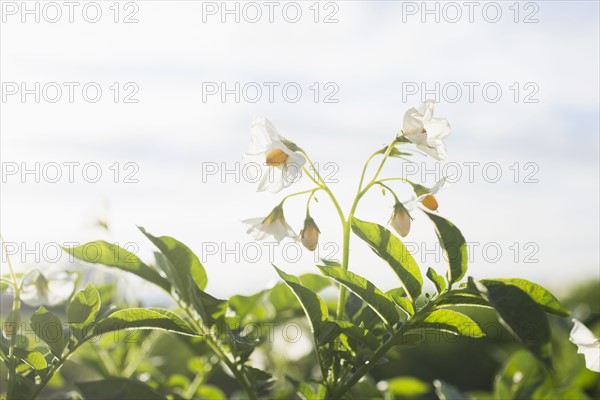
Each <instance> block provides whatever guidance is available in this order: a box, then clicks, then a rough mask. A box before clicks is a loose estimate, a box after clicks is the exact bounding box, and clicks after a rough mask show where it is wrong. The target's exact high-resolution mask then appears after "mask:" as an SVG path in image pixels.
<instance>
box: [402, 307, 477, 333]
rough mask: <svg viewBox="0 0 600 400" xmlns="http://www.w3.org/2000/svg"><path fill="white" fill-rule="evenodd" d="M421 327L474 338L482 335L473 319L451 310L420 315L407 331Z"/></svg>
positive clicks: (420, 328) (421, 328)
mask: <svg viewBox="0 0 600 400" xmlns="http://www.w3.org/2000/svg"><path fill="white" fill-rule="evenodd" d="M423 329H425V330H430V329H435V330H440V331H444V332H449V333H453V334H455V335H462V336H470V337H475V338H477V337H482V336H484V334H483V332H482V330H481V328H480V327H479V325H477V323H476V322H475V321H473V320H472V319H471V318H470V317H468V316H466V315H465V314H462V313H459V312H457V311H453V310H434V311H432V312H430V313H427V314H425V315H424V316H423V317H420V318H419V319H418V320H417V321H416V322H414V323H411V325H409V327H408V331H409V332H410V331H415V330H417V331H418V330H423Z"/></svg>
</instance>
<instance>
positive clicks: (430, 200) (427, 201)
mask: <svg viewBox="0 0 600 400" xmlns="http://www.w3.org/2000/svg"><path fill="white" fill-rule="evenodd" d="M421 203H422V204H423V206H425V207H427V208H428V209H430V210H431V211H436V210H437V209H438V207H439V205H438V202H437V200H436V199H435V197H434V196H433V195H432V194H428V195H427V196H425V198H424V199H423V200H422V201H421Z"/></svg>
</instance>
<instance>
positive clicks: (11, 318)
mask: <svg viewBox="0 0 600 400" xmlns="http://www.w3.org/2000/svg"><path fill="white" fill-rule="evenodd" d="M20 324H21V321H20V319H19V315H18V314H17V313H15V312H14V311H11V312H10V313H9V314H8V317H7V318H6V321H4V323H3V324H2V334H3V335H4V337H5V338H6V339H7V340H10V339H11V338H12V337H13V336H14V335H16V334H17V333H18V332H19V325H20Z"/></svg>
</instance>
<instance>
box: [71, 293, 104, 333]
mask: <svg viewBox="0 0 600 400" xmlns="http://www.w3.org/2000/svg"><path fill="white" fill-rule="evenodd" d="M98 311H100V294H99V293H98V291H97V290H96V289H95V288H94V287H93V286H92V284H91V283H88V285H87V287H86V288H85V289H84V290H80V291H79V292H77V293H76V294H75V296H73V298H72V299H71V302H70V303H69V306H68V308H67V323H68V324H69V325H70V326H71V327H73V328H75V329H78V330H81V329H84V328H85V327H87V326H89V325H90V324H92V323H93V322H94V321H95V320H96V316H97V315H98Z"/></svg>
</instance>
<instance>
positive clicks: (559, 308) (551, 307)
mask: <svg viewBox="0 0 600 400" xmlns="http://www.w3.org/2000/svg"><path fill="white" fill-rule="evenodd" d="M480 282H481V283H483V284H484V285H486V286H490V285H494V284H510V285H514V286H516V287H518V288H519V289H521V290H522V291H524V292H525V293H527V294H528V295H529V297H531V299H532V300H533V301H535V302H536V303H538V304H539V305H540V306H541V307H542V308H543V309H544V311H546V312H549V313H552V314H556V315H560V316H561V317H568V316H569V315H571V313H570V312H569V310H567V309H566V308H564V307H563V305H562V304H560V302H559V301H558V299H557V298H556V297H554V295H553V294H552V293H550V292H549V291H548V290H546V289H544V288H543V287H542V286H540V285H538V284H536V283H533V282H529V281H528V280H525V279H518V278H513V279H503V278H498V279H482V280H481V281H480Z"/></svg>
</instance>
